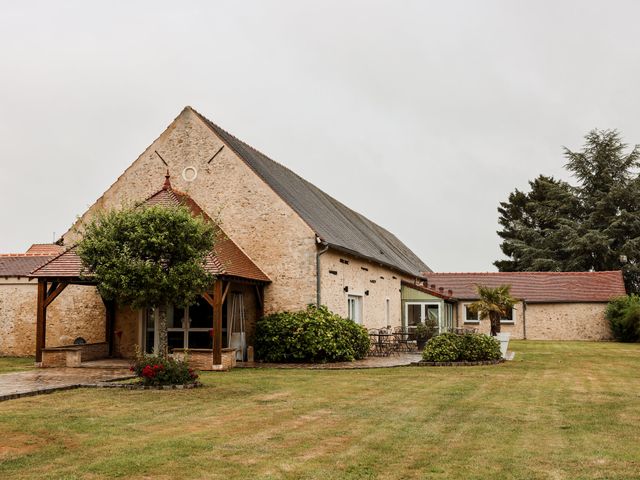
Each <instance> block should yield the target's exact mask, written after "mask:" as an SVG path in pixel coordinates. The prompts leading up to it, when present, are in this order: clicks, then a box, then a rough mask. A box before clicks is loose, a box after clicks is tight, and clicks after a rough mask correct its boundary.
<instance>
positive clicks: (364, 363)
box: [237, 353, 422, 370]
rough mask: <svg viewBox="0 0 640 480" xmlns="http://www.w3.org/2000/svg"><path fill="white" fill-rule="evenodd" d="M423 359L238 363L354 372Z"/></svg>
mask: <svg viewBox="0 0 640 480" xmlns="http://www.w3.org/2000/svg"><path fill="white" fill-rule="evenodd" d="M421 359H422V354H421V353H400V354H398V355H390V356H388V357H367V358H365V359H363V360H356V361H355V362H337V363H263V362H254V363H247V362H244V363H238V365H237V366H238V367H239V368H300V369H308V370H353V369H359V368H389V367H403V366H407V365H410V364H411V363H414V362H419V361H420V360H421Z"/></svg>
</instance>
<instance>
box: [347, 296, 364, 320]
mask: <svg viewBox="0 0 640 480" xmlns="http://www.w3.org/2000/svg"><path fill="white" fill-rule="evenodd" d="M347 312H348V316H349V319H350V320H353V321H354V322H356V323H357V324H359V325H362V297H361V296H360V295H347Z"/></svg>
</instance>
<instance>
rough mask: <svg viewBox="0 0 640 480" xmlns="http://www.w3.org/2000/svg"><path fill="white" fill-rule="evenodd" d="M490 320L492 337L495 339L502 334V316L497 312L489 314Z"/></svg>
mask: <svg viewBox="0 0 640 480" xmlns="http://www.w3.org/2000/svg"><path fill="white" fill-rule="evenodd" d="M489 320H490V321H491V336H492V337H495V336H496V335H497V334H499V333H500V314H499V313H496V312H491V313H489Z"/></svg>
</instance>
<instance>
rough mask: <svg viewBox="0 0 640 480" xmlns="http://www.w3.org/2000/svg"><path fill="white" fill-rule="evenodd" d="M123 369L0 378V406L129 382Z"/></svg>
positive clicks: (41, 370)
mask: <svg viewBox="0 0 640 480" xmlns="http://www.w3.org/2000/svg"><path fill="white" fill-rule="evenodd" d="M130 377H131V372H130V371H129V370H128V369H124V368H37V369H35V370H30V371H27V372H14V373H5V374H2V375H0V402H1V401H4V400H11V399H14V398H20V397H27V396H32V395H40V394H43V393H51V392H55V391H56V390H69V389H72V388H79V387H83V386H87V385H96V384H99V383H101V382H108V381H112V380H117V379H123V378H130Z"/></svg>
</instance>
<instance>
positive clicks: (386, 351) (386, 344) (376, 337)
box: [369, 333, 396, 356]
mask: <svg viewBox="0 0 640 480" xmlns="http://www.w3.org/2000/svg"><path fill="white" fill-rule="evenodd" d="M395 336H396V335H395V334H394V333H369V337H370V338H371V339H372V340H373V342H372V345H373V347H374V353H377V354H380V355H385V356H388V355H390V354H391V352H392V348H391V347H393V341H387V340H390V339H393V340H395Z"/></svg>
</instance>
